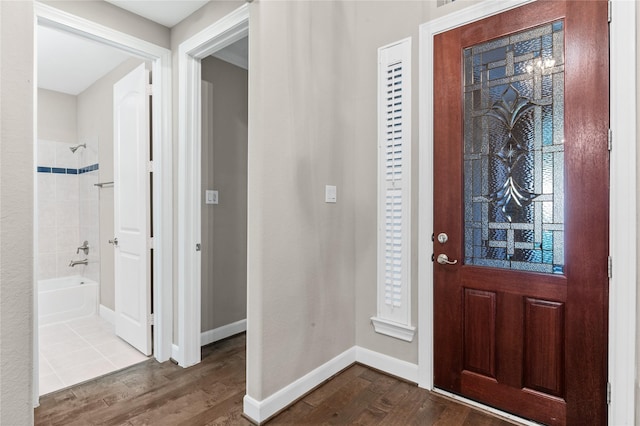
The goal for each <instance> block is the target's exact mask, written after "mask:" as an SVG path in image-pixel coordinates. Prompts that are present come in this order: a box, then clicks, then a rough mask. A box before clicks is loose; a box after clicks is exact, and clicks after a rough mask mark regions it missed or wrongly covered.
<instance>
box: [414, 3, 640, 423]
mask: <svg viewBox="0 0 640 426" xmlns="http://www.w3.org/2000/svg"><path fill="white" fill-rule="evenodd" d="M531 1H532V0H513V1H506V0H487V1H484V2H482V3H479V4H476V5H474V6H471V7H468V8H465V9H462V10H460V11H458V12H454V13H452V14H450V15H447V16H444V17H442V18H437V19H434V20H432V21H429V22H427V23H425V24H422V25H421V26H420V30H419V32H420V34H419V36H420V66H419V69H420V77H419V80H420V93H419V110H420V117H424V118H423V119H422V120H420V123H419V126H420V129H419V141H420V142H419V147H420V149H419V159H418V161H419V177H418V182H419V211H420V215H419V218H418V224H419V226H418V228H419V231H418V253H419V257H418V258H419V259H421V261H420V262H419V266H418V306H419V309H418V336H419V338H418V342H419V343H418V384H419V386H420V387H423V388H426V389H434V385H433V312H434V309H433V297H432V295H433V263H432V262H429V261H428V259H429V258H430V256H431V253H432V252H433V248H432V242H431V234H432V233H433V209H434V205H433V194H434V188H433V182H432V172H433V146H434V142H433V132H432V131H431V130H432V129H433V100H434V99H433V37H434V36H435V35H436V34H439V33H442V32H445V31H448V30H450V29H453V28H457V27H460V26H462V25H466V24H468V23H471V22H474V21H477V20H480V19H484V18H486V17H488V16H491V15H495V14H498V13H501V12H505V11H507V10H509V9H513V8H515V7H518V6H522V5H524V4H526V3H529V2H531ZM611 18H612V19H611V24H610V29H609V32H610V40H609V43H610V126H611V130H612V132H613V135H614V139H613V140H614V144H613V146H614V148H613V149H612V150H611V154H610V178H609V183H610V191H611V192H610V201H609V208H610V224H609V229H610V240H609V246H610V248H609V250H610V256H611V258H612V259H613V263H612V274H611V278H610V280H609V349H608V368H609V371H608V376H609V382H610V384H611V395H612V397H611V402H610V404H609V415H608V416H609V424H633V423H634V418H635V373H636V371H637V369H636V340H637V336H636V316H637V314H636V279H637V273H636V264H637V260H636V240H637V231H636V211H637V206H636V189H637V182H636V166H637V162H636V146H635V141H636V108H637V106H636V99H635V96H630V97H628V96H626V95H627V94H628V93H636V61H635V58H636V49H637V48H636V43H635V41H636V40H635V38H634V39H630V37H629V36H628V35H629V34H633V35H634V36H635V31H636V21H635V19H636V6H635V2H627V1H624V0H614V1H612V2H611ZM628 98H630V99H628ZM632 373H633V374H632Z"/></svg>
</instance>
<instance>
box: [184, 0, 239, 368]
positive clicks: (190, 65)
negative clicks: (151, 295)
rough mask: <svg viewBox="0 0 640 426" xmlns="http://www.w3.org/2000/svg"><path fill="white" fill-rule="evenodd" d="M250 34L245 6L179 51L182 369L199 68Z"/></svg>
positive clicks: (190, 350) (196, 177)
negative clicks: (206, 59)
mask: <svg viewBox="0 0 640 426" xmlns="http://www.w3.org/2000/svg"><path fill="white" fill-rule="evenodd" d="M248 34H249V4H248V3H245V4H243V5H242V6H240V7H239V8H237V9H236V10H234V11H233V12H231V13H229V14H228V15H226V16H224V17H223V18H222V19H220V20H218V21H216V22H215V23H213V24H212V25H210V26H209V27H207V28H205V29H204V30H202V31H200V32H199V33H197V34H196V35H194V36H192V37H190V38H189V39H187V40H185V41H184V42H182V43H181V44H180V46H179V47H178V99H179V105H178V344H177V345H174V346H173V355H172V357H173V359H175V360H176V361H177V362H178V364H179V365H180V366H182V367H189V366H191V365H194V364H197V363H199V362H200V360H201V355H200V347H201V340H200V334H201V318H200V314H201V306H200V294H201V282H200V281H201V264H202V256H201V252H200V251H197V250H196V244H200V240H201V213H202V212H201V202H202V190H201V189H202V188H201V182H200V177H201V173H202V164H201V158H200V154H201V136H202V117H201V108H202V105H201V102H202V94H201V86H202V82H201V71H202V67H201V63H200V61H201V60H202V59H203V58H205V57H207V56H209V55H211V54H212V53H214V52H216V51H218V50H221V49H223V48H225V47H227V46H228V45H230V44H232V43H234V42H236V41H238V40H240V39H242V38H244V37H246V36H247V35H248Z"/></svg>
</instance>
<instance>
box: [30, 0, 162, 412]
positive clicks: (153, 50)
mask: <svg viewBox="0 0 640 426" xmlns="http://www.w3.org/2000/svg"><path fill="white" fill-rule="evenodd" d="M34 19H35V22H34V32H35V33H36V37H34V38H35V40H34V43H35V44H34V56H35V58H34V64H35V68H36V69H35V70H34V75H35V76H36V79H37V31H38V27H39V26H46V27H50V28H55V29H57V30H61V31H66V32H69V33H72V34H75V35H77V36H80V37H84V38H87V39H90V40H93V41H97V42H99V43H102V44H106V45H108V46H112V47H115V48H117V49H120V50H123V51H125V52H127V53H129V54H131V55H133V56H137V57H139V58H142V59H145V60H148V61H151V62H152V72H153V76H154V77H153V79H154V84H153V89H152V96H153V98H152V122H153V124H152V127H151V134H152V136H153V137H152V141H153V142H152V143H153V154H154V160H153V205H152V209H153V215H154V218H153V219H154V220H153V223H154V229H153V231H154V232H153V235H154V238H153V240H154V242H153V251H154V262H153V271H152V272H151V273H152V274H153V308H154V341H153V352H154V354H153V356H154V358H155V359H157V360H158V361H159V362H164V361H167V360H168V359H169V357H170V356H171V341H172V335H173V253H172V246H173V241H172V239H173V203H172V198H173V190H172V188H173V183H172V182H173V155H172V149H173V148H172V127H171V123H172V104H171V51H170V50H169V49H166V48H164V47H161V46H158V45H156V44H153V43H150V42H148V41H145V40H142V39H139V38H137V37H134V36H131V35H129V34H125V33H122V32H120V31H117V30H114V29H112V28H109V27H106V26H104V25H101V24H98V23H96V22H93V21H90V20H88V19H85V18H81V17H79V16H76V15H73V14H70V13H68V12H65V11H62V10H60V9H56V8H55V7H52V6H48V5H46V4H42V3H39V2H35V3H34ZM34 87H37V81H34ZM34 96H35V97H37V90H34ZM36 99H37V98H36ZM35 117H37V102H34V118H35ZM36 142H37V120H34V143H36ZM35 162H36V155H35V154H34V164H35ZM35 169H36V168H35V165H34V168H33V170H35ZM36 217H37V216H36ZM34 227H37V223H36V220H34ZM36 232H37V228H35V231H34V235H37V233H36ZM34 243H37V241H34ZM36 255H37V253H36ZM34 267H35V264H34ZM34 276H36V275H35V274H34ZM34 286H37V280H36V281H35V282H34ZM37 295H38V292H37V288H36V291H34V309H35V310H34V315H33V318H34V366H33V371H34V378H33V382H34V384H33V389H34V405H35V406H37V405H38V400H39V395H38V393H39V389H38V344H37V342H38V340H37V339H38V316H37V312H38V310H37Z"/></svg>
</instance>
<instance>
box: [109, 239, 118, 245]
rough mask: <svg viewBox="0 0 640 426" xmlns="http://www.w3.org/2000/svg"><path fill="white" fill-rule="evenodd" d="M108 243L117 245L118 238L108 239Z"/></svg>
mask: <svg viewBox="0 0 640 426" xmlns="http://www.w3.org/2000/svg"><path fill="white" fill-rule="evenodd" d="M109 244H113V245H114V246H116V247H118V238H114V239H113V240H109Z"/></svg>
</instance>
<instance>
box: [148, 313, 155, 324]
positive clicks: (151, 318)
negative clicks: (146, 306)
mask: <svg viewBox="0 0 640 426" xmlns="http://www.w3.org/2000/svg"><path fill="white" fill-rule="evenodd" d="M155 320H156V318H155V315H154V314H149V325H154V324H155Z"/></svg>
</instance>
